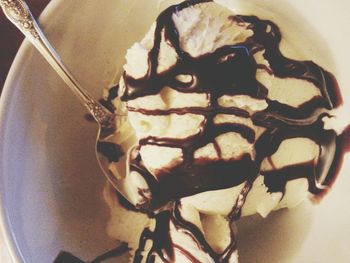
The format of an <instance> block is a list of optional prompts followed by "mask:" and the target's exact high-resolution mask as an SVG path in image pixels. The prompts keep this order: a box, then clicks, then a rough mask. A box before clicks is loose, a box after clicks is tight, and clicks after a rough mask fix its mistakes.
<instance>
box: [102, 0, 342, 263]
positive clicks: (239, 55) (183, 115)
mask: <svg viewBox="0 0 350 263" xmlns="http://www.w3.org/2000/svg"><path fill="white" fill-rule="evenodd" d="M281 39H282V35H281V32H280V30H279V28H278V26H277V25H276V24H274V23H273V22H272V21H267V20H261V19H259V18H258V17H256V16H242V15H237V14H234V13H232V11H230V10H229V9H228V8H226V7H225V6H224V5H222V4H220V3H219V2H216V1H209V0H191V1H185V2H183V3H181V4H178V5H174V6H171V7H169V8H167V9H166V10H164V11H163V12H162V13H161V14H160V15H159V17H158V18H157V20H156V22H155V23H154V24H153V25H152V27H151V29H150V31H149V32H148V33H147V34H146V36H145V37H144V38H143V39H142V40H141V41H140V42H137V43H135V44H134V45H133V46H132V47H131V48H130V49H129V50H128V52H127V54H126V64H125V66H124V70H125V72H124V74H123V76H122V78H121V80H120V83H119V90H118V97H116V96H114V97H113V98H112V101H113V102H114V103H115V106H116V107H118V108H120V107H124V108H125V111H126V112H128V123H127V124H126V125H130V126H129V127H130V128H131V129H132V130H133V131H134V135H133V136H135V140H134V145H133V146H132V147H131V148H130V149H131V150H129V152H128V164H127V166H128V169H127V172H128V173H127V175H126V180H127V181H128V182H129V183H128V188H129V190H128V191H129V194H130V196H132V197H131V198H129V200H133V202H132V205H133V206H134V207H136V208H137V209H138V210H139V211H143V212H145V213H148V214H149V219H147V220H144V222H145V225H144V230H143V231H142V233H139V234H140V236H141V238H140V243H139V245H138V248H137V249H136V248H135V249H136V252H135V259H134V261H135V262H236V261H237V260H238V256H237V246H236V240H235V237H234V236H235V230H234V228H233V226H232V223H233V222H234V221H236V220H238V219H239V218H240V217H241V216H242V215H243V216H245V215H251V214H255V213H259V214H260V215H262V216H263V217H265V216H267V215H268V214H269V213H270V212H271V211H272V210H275V209H279V208H283V207H294V206H296V205H298V204H299V203H300V202H302V201H303V200H305V199H306V198H307V196H309V195H310V196H311V197H312V198H313V199H320V198H321V197H322V196H323V195H324V194H325V193H326V192H327V190H328V189H329V188H330V187H331V186H332V183H333V182H334V180H335V178H336V174H337V173H336V171H337V169H338V167H339V165H340V163H341V162H340V159H341V158H339V156H340V155H341V154H342V148H341V147H339V145H340V144H341V143H342V140H343V138H342V136H338V135H337V133H336V132H335V131H334V130H332V129H325V128H324V118H331V117H332V115H331V113H330V111H331V110H332V109H334V108H337V107H339V106H340V105H341V103H342V100H341V97H340V95H339V93H338V92H337V91H338V87H337V82H336V80H335V78H334V76H333V75H332V74H331V73H330V72H328V71H326V70H325V69H323V68H322V67H321V66H319V65H317V64H315V63H314V62H312V61H311V60H308V61H297V60H293V59H290V58H287V57H285V56H284V55H283V54H282V52H281V50H280V47H279V44H280V42H281ZM311 59H312V58H311ZM114 93H115V91H114ZM129 133H130V131H129ZM111 170H113V164H111ZM109 197H110V196H109ZM107 199H108V198H107ZM109 200H110V199H109ZM115 205H116V204H115ZM111 207H113V206H111ZM120 209H121V210H122V209H123V208H120ZM123 211H124V210H123ZM124 212H125V213H127V210H126V211H124ZM134 212H135V211H134ZM136 214H137V213H136ZM143 216H144V215H143ZM135 217H137V216H136V215H135Z"/></svg>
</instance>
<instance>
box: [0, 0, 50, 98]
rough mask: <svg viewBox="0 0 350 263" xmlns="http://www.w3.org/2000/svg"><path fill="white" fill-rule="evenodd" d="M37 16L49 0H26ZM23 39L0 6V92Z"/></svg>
mask: <svg viewBox="0 0 350 263" xmlns="http://www.w3.org/2000/svg"><path fill="white" fill-rule="evenodd" d="M26 2H27V3H28V5H29V6H30V9H31V10H32V12H33V14H34V16H35V17H36V18H37V17H38V16H39V14H40V13H41V11H42V10H43V9H44V8H45V6H46V5H47V3H48V2H50V0H26ZM22 41H23V36H22V34H21V33H20V32H19V31H18V29H17V28H15V26H14V25H12V24H11V23H10V22H9V21H8V20H7V19H6V17H5V15H4V13H3V12H2V10H1V8H0V94H1V92H2V88H3V85H4V82H5V79H6V76H7V73H8V71H9V69H10V67H11V64H12V61H13V59H14V57H15V55H16V53H17V51H18V48H19V46H20V45H21V43H22Z"/></svg>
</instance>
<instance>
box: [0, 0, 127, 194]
mask: <svg viewBox="0 0 350 263" xmlns="http://www.w3.org/2000/svg"><path fill="white" fill-rule="evenodd" d="M0 6H1V7H2V9H3V11H4V13H5V15H6V17H7V18H8V20H10V21H11V22H12V23H13V24H14V25H15V26H16V27H17V28H18V29H19V30H20V31H21V32H22V33H23V34H24V35H25V37H26V38H27V39H28V40H29V41H30V42H31V43H32V44H33V45H34V47H35V48H36V49H37V50H38V51H39V52H40V53H41V54H42V55H43V57H44V58H45V59H46V60H47V62H48V63H49V64H50V65H51V66H52V67H53V69H54V70H55V71H56V72H57V73H58V75H59V76H60V77H61V78H62V79H63V81H64V82H65V83H66V84H67V86H68V87H69V88H70V89H71V90H72V91H73V93H74V94H75V95H76V96H77V97H78V98H79V99H80V100H81V102H82V103H83V104H84V105H85V107H86V108H87V110H88V111H89V112H90V113H91V114H92V116H93V117H94V119H95V120H96V122H97V123H98V125H99V129H98V134H97V139H96V156H97V160H98V163H99V165H100V167H101V169H102V171H103V173H104V175H105V176H106V177H107V179H108V180H109V181H110V183H111V184H112V185H113V186H114V188H116V189H117V190H118V191H119V192H120V193H121V194H122V195H123V196H124V197H125V198H127V199H128V197H127V196H128V194H126V190H125V176H124V177H123V176H118V175H116V174H114V173H112V172H111V171H110V169H109V165H110V163H111V162H110V161H109V160H108V158H106V156H104V155H103V154H101V153H100V152H99V151H98V147H97V146H99V145H101V143H102V144H103V143H106V142H109V141H113V140H114V139H115V135H116V133H117V130H116V127H117V125H116V114H115V113H111V112H110V111H109V110H107V109H106V108H105V107H104V106H102V105H101V104H100V103H99V102H98V101H97V100H96V99H95V98H93V97H92V96H91V95H90V94H89V93H88V92H87V91H86V90H85V89H83V88H82V87H81V86H80V85H79V83H78V81H77V80H76V79H75V78H74V77H73V75H72V74H71V73H70V72H69V70H68V69H67V68H66V66H65V65H64V63H63V62H62V60H61V58H60V56H59V55H58V54H57V52H56V51H55V49H54V48H53V47H52V46H51V44H50V43H49V41H48V40H47V38H46V36H45V34H44V33H43V31H42V30H41V28H40V27H39V25H38V23H37V21H36V20H35V18H34V17H33V15H32V13H31V11H30V9H29V7H28V5H27V4H26V2H25V1H23V0H0ZM118 117H120V118H118V119H119V120H118V123H119V121H121V119H122V118H124V117H125V116H124V117H123V116H119V115H118ZM126 159H127V155H126V154H124V157H122V158H121V159H120V160H119V162H118V163H119V165H117V166H122V170H123V171H120V172H122V173H123V172H125V174H127V173H126V171H127V169H126V168H125V163H126ZM120 172H118V173H120ZM129 199H130V198H129Z"/></svg>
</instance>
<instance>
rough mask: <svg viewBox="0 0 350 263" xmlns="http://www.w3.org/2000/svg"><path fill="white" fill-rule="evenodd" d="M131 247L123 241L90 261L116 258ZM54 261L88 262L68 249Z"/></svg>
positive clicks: (59, 262)
mask: <svg viewBox="0 0 350 263" xmlns="http://www.w3.org/2000/svg"><path fill="white" fill-rule="evenodd" d="M129 250H130V249H129V248H128V245H127V244H126V243H122V244H121V245H119V246H118V247H116V248H114V249H112V250H109V251H107V252H106V253H104V254H102V255H100V256H98V257H96V258H95V259H94V260H92V261H89V262H90V263H100V262H103V261H105V260H108V259H112V258H116V257H119V256H121V255H123V254H124V253H126V252H127V251H129ZM53 263H86V262H85V261H83V260H81V259H79V258H78V257H76V256H74V255H73V254H71V253H69V252H66V251H61V252H60V253H59V254H58V256H57V257H56V259H55V260H54V261H53Z"/></svg>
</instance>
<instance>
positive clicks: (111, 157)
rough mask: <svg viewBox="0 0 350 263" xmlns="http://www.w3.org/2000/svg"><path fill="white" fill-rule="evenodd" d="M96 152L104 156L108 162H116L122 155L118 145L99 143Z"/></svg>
mask: <svg viewBox="0 0 350 263" xmlns="http://www.w3.org/2000/svg"><path fill="white" fill-rule="evenodd" d="M97 151H98V152H99V153H101V154H103V156H105V157H106V158H107V159H108V161H109V162H118V161H119V159H120V158H121V157H122V156H123V155H124V152H123V149H122V147H121V146H120V145H119V144H115V143H111V142H103V141H99V142H98V143H97Z"/></svg>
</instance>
